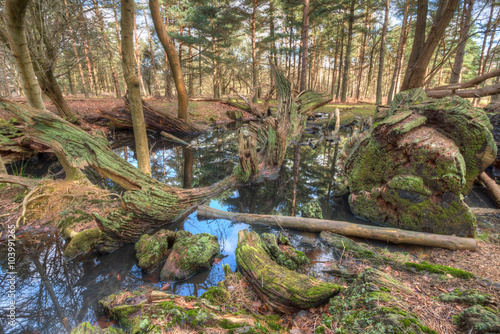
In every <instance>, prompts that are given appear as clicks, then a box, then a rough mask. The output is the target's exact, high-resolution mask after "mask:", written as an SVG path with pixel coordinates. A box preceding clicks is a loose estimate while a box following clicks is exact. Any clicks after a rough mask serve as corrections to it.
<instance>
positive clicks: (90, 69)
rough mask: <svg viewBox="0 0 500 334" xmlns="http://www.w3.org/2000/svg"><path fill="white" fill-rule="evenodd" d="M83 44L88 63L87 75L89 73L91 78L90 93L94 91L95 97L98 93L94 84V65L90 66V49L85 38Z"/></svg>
mask: <svg viewBox="0 0 500 334" xmlns="http://www.w3.org/2000/svg"><path fill="white" fill-rule="evenodd" d="M82 43H83V53H84V54H85V62H86V63H87V73H88V77H89V87H90V91H94V92H95V95H97V91H96V88H95V84H94V73H92V65H91V64H90V58H89V54H88V47H87V42H86V41H85V38H83V39H82Z"/></svg>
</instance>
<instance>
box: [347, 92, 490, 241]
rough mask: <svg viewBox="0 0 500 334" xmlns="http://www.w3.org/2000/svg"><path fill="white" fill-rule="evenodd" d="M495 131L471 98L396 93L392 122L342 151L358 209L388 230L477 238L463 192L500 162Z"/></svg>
mask: <svg viewBox="0 0 500 334" xmlns="http://www.w3.org/2000/svg"><path fill="white" fill-rule="evenodd" d="M490 130H491V125H490V122H489V120H488V118H487V117H486V115H485V113H484V112H483V111H482V109H479V108H474V107H472V106H471V105H470V103H469V101H468V100H466V99H462V98H459V97H447V98H442V99H439V100H431V99H428V98H427V96H426V95H425V92H424V91H423V90H422V89H415V90H411V91H406V92H403V93H400V94H398V95H397V96H396V97H395V99H394V102H393V104H392V107H391V109H389V110H388V112H387V117H385V118H384V119H382V120H380V121H379V122H377V123H375V125H374V127H373V129H372V130H371V132H370V133H369V134H364V135H362V136H360V137H359V138H358V141H357V142H356V143H354V144H351V145H348V146H347V149H345V151H344V154H343V156H345V157H346V158H345V161H344V170H345V174H346V176H347V180H348V183H349V188H350V191H351V195H350V197H349V203H350V206H351V209H352V211H353V212H354V214H356V215H358V216H361V217H364V218H367V219H368V220H370V221H372V222H376V223H380V224H383V225H387V226H392V227H397V228H403V229H408V230H413V231H421V232H430V233H438V234H448V235H450V234H455V235H457V236H473V235H474V231H475V217H474V215H473V213H472V212H471V211H470V209H469V207H468V206H467V205H466V204H465V203H464V200H463V195H465V194H467V193H468V192H469V191H470V190H471V188H472V183H473V182H474V180H475V179H476V177H477V176H478V175H479V174H480V173H481V172H482V171H483V170H484V169H485V168H486V167H487V166H489V165H490V164H491V163H492V162H493V161H494V159H495V156H496V151H497V149H496V145H495V142H494V140H493V136H492V134H491V132H490Z"/></svg>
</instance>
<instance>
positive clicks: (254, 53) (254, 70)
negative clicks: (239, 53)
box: [251, 0, 308, 103]
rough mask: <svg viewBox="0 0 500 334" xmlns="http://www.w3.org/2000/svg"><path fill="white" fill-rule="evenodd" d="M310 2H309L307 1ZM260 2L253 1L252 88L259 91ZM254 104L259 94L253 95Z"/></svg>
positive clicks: (257, 0)
mask: <svg viewBox="0 0 500 334" xmlns="http://www.w3.org/2000/svg"><path fill="white" fill-rule="evenodd" d="M306 1H308V0H306ZM258 4H259V0H253V11H252V22H251V23H252V86H253V87H252V88H253V89H258V87H257V86H258V85H259V84H258V82H257V81H258V73H257V45H256V32H257V5H258ZM252 102H253V103H257V94H253V98H252Z"/></svg>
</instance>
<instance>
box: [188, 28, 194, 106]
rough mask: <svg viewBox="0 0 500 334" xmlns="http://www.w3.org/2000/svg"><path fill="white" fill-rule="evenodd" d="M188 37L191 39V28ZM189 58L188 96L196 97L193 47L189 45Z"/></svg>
mask: <svg viewBox="0 0 500 334" xmlns="http://www.w3.org/2000/svg"><path fill="white" fill-rule="evenodd" d="M188 35H189V37H191V27H190V28H189V29H188ZM188 57H189V68H188V69H189V75H188V96H189V97H193V96H194V85H193V46H192V45H191V44H189V47H188Z"/></svg>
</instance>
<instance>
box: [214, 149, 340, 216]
mask: <svg viewBox="0 0 500 334" xmlns="http://www.w3.org/2000/svg"><path fill="white" fill-rule="evenodd" d="M334 153H335V144H333V143H331V142H326V143H323V144H322V145H320V146H318V147H317V148H316V149H311V148H310V147H309V146H302V147H301V149H300V160H299V161H300V163H299V173H298V176H297V183H296V194H295V197H296V208H295V214H296V215H297V214H300V213H301V210H300V208H301V207H302V206H303V205H304V204H305V203H306V202H308V201H309V200H311V199H314V198H318V199H320V200H321V201H322V202H325V203H327V205H328V206H330V209H329V210H326V211H327V215H325V218H332V216H331V215H330V214H335V215H337V214H338V212H337V213H335V212H336V211H338V210H340V209H341V211H342V212H343V213H342V214H341V216H346V215H347V216H349V215H350V214H349V213H348V210H347V207H346V202H345V200H344V199H342V198H333V199H330V200H329V199H328V192H329V188H331V185H330V184H331V182H332V166H331V164H332V162H331V160H333V155H334ZM294 159H295V147H290V148H289V149H288V151H287V153H286V157H285V160H284V162H283V166H282V169H281V171H280V173H279V175H278V178H277V179H275V180H265V181H263V182H260V183H256V184H250V185H244V186H239V187H237V190H238V196H232V197H230V198H226V199H224V200H223V201H222V202H223V203H224V205H225V206H227V208H226V209H227V210H228V211H231V212H243V213H254V214H277V215H289V214H290V211H291V209H292V200H293V197H294V193H293V189H294V184H293V183H294V182H293V176H294V175H293V166H294ZM328 213H330V214H328Z"/></svg>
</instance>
